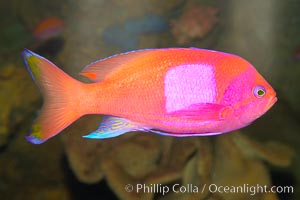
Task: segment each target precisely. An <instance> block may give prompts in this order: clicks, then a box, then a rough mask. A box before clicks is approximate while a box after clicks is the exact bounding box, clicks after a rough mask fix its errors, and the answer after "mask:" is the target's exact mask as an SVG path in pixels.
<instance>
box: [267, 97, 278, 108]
mask: <svg viewBox="0 0 300 200" xmlns="http://www.w3.org/2000/svg"><path fill="white" fill-rule="evenodd" d="M276 101H277V97H276V96H275V97H272V98H270V100H269V101H268V103H267V108H268V109H270V108H271V107H272V106H273V105H274V104H275V103H276Z"/></svg>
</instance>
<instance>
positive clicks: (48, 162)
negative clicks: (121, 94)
mask: <svg viewBox="0 0 300 200" xmlns="http://www.w3.org/2000/svg"><path fill="white" fill-rule="evenodd" d="M299 9H300V3H299V2H298V1H296V0H287V1H280V0H264V1H260V0H253V1H240V0H226V1H221V0H213V1H208V0H172V1H161V0H142V1H135V0H124V1H118V0H111V1H108V0H107V1H106V0H87V1H79V0H76V1H70V0H63V1H57V0H53V1H38V0H28V1H22V0H13V1H0V11H1V14H2V16H5V17H2V18H1V21H0V26H1V29H0V44H1V45H0V198H1V199H10V200H13V199H31V200H32V199H33V200H35V199H46V200H47V199H66V200H69V199H99V198H101V199H233V198H236V199H248V198H249V197H251V198H252V199H266V200H269V199H297V198H300V193H299V191H300V190H299V189H300V187H299V181H300V173H299V170H298V169H299V167H300V160H299V153H300V148H299V145H300V135H299V133H300V123H299V122H300V104H299V97H300V89H299V86H300V81H299V80H300V79H299V77H300V37H299V35H300V15H299V14H298V13H299ZM174 46H181V47H190V46H193V47H199V48H210V49H215V50H221V51H226V52H230V53H235V54H238V55H240V56H242V57H244V58H246V59H247V60H249V61H250V62H251V63H253V64H254V66H256V67H257V69H258V71H260V72H261V73H262V74H263V75H264V76H265V77H266V79H267V80H269V81H270V83H271V84H272V85H273V86H274V88H275V90H276V91H277V93H278V99H279V101H278V102H277V103H276V105H275V106H274V108H272V109H271V111H269V112H268V113H267V114H266V115H265V116H263V117H262V118H260V119H258V120H257V121H256V122H255V123H253V124H252V125H251V126H249V127H247V128H245V129H242V130H240V131H239V132H235V133H231V134H226V135H220V136H214V137H197V138H184V139H182V138H169V137H163V136H159V135H155V134H150V133H131V134H125V135H123V136H120V137H117V138H114V139H107V140H105V141H98V140H88V139H83V138H81V136H82V135H86V134H87V133H89V132H91V131H93V130H94V129H96V127H98V125H99V123H100V121H101V118H102V116H85V117H83V118H82V119H80V120H78V121H77V122H76V123H74V124H73V125H71V126H70V127H69V128H67V129H66V130H65V131H63V132H62V133H61V134H60V136H57V137H55V138H53V139H51V140H49V141H47V142H46V143H44V144H42V145H32V144H29V143H28V142H27V141H26V140H25V139H24V136H25V135H27V133H28V131H29V129H30V126H31V123H32V121H33V120H34V118H35V116H36V114H37V111H38V109H39V108H40V106H41V104H42V99H41V96H40V94H39V92H38V90H37V88H36V87H35V85H34V83H33V81H32V80H31V78H30V76H29V74H28V72H27V71H26V69H25V67H24V65H23V63H22V60H21V56H20V53H21V51H22V49H23V48H28V49H31V50H33V51H35V52H37V53H39V54H40V55H42V56H44V57H46V58H48V59H50V60H52V61H53V62H54V63H56V64H57V65H58V66H60V67H61V68H62V69H63V70H65V71H66V72H67V73H68V74H71V75H72V76H73V77H74V78H76V79H79V80H82V81H86V80H85V79H84V78H82V77H79V75H78V72H79V71H80V70H81V69H82V68H83V67H84V66H85V65H86V64H88V63H90V62H92V61H95V60H98V59H100V58H104V57H107V56H110V55H113V54H116V53H120V52H124V51H129V50H134V49H141V48H159V47H161V48H162V47H174ZM49 123H51V122H49ZM128 183H130V184H136V183H147V184H155V183H156V184H158V183H159V184H162V185H170V184H174V183H180V184H182V185H185V184H189V183H192V184H194V185H198V186H201V185H203V184H209V183H215V184H219V185H237V186H238V185H242V184H249V185H256V184H261V185H268V186H271V185H279V186H286V185H292V186H293V187H294V192H293V194H287V193H286V194H270V193H268V194H257V195H254V196H252V195H250V194H220V193H214V194H212V193H209V192H208V191H204V192H203V193H197V194H188V193H185V194H175V193H168V194H167V195H165V196H162V195H160V194H153V193H152V194H145V193H139V194H138V193H134V192H132V193H128V192H126V191H125V190H124V187H125V185H126V184H128Z"/></svg>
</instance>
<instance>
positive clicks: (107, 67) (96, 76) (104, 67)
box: [80, 49, 155, 82]
mask: <svg viewBox="0 0 300 200" xmlns="http://www.w3.org/2000/svg"><path fill="white" fill-rule="evenodd" d="M151 51H155V50H154V49H142V50H137V51H130V52H127V53H121V54H117V55H113V56H110V57H108V58H104V59H101V60H98V61H95V62H93V63H91V64H89V65H87V66H86V67H85V68H83V70H82V71H81V72H80V75H83V76H85V77H87V78H89V79H90V80H91V81H93V82H99V81H102V80H104V79H105V78H106V77H107V76H108V75H109V74H111V73H112V72H114V71H115V70H117V69H118V68H121V67H123V66H124V65H126V64H127V63H128V62H130V61H132V60H135V59H138V58H139V57H140V56H142V55H145V54H146V53H149V52H151Z"/></svg>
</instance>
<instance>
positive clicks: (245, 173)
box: [64, 121, 294, 200]
mask: <svg viewBox="0 0 300 200" xmlns="http://www.w3.org/2000/svg"><path fill="white" fill-rule="evenodd" d="M86 122H87V121H86ZM81 124H84V123H81ZM75 127H76V126H74V129H72V130H71V131H72V132H73V134H72V136H70V137H68V136H66V138H65V140H64V141H65V148H66V152H67V155H68V159H69V162H70V164H71V166H72V169H73V170H74V172H75V174H76V175H77V177H78V178H79V179H80V180H81V181H83V182H86V183H94V182H97V181H99V180H101V179H102V178H104V177H105V179H106V180H107V182H108V184H109V186H110V188H111V189H112V190H113V191H114V192H115V193H116V194H117V196H118V197H119V198H120V199H141V198H142V199H153V198H154V195H155V198H158V199H166V200H167V199H233V198H239V199H247V198H250V196H251V197H253V198H255V199H261V200H264V199H277V196H276V195H275V194H272V193H266V194H262V193H259V194H254V195H252V194H250V193H238V194H236V193H210V192H209V190H208V189H206V190H204V191H203V192H194V193H193V192H190V193H173V192H169V193H168V194H165V195H161V194H157V193H154V192H148V193H147V192H134V191H133V192H126V191H125V190H124V187H125V186H126V185H127V184H132V185H136V184H138V183H144V184H146V185H151V184H152V185H154V184H161V185H170V184H174V183H180V185H189V184H192V185H197V186H198V188H202V187H203V186H204V185H205V184H206V185H208V184H211V183H213V184H216V185H231V186H240V185H243V184H244V183H247V184H248V185H249V186H251V185H256V184H260V185H268V186H271V180H270V176H269V173H268V169H267V166H266V165H265V164H264V162H268V163H270V164H273V165H276V166H281V167H285V166H288V165H289V164H290V162H291V160H292V157H293V154H294V153H293V150H291V149H290V148H288V147H286V146H284V145H282V144H279V143H275V142H270V143H267V146H265V145H262V144H261V143H258V142H256V141H252V140H251V139H249V138H248V137H247V136H245V135H243V134H242V133H240V132H236V133H232V134H226V135H220V136H217V137H212V138H207V137H190V138H171V137H162V136H159V135H155V134H149V133H133V134H125V135H123V136H120V137H118V138H115V139H113V140H110V139H108V140H105V141H102V140H101V141H95V140H92V141H91V140H81V139H78V140H77V139H76V138H77V137H76V136H74V132H76V131H77V132H79V131H82V130H81V128H78V126H77V128H75ZM75 134H76V133H75ZM66 135H67V134H66ZM75 140H76V142H74V141H75ZM79 142H81V143H82V144H79ZM83 143H85V144H83ZM158 193H159V192H158ZM157 195H158V196H157Z"/></svg>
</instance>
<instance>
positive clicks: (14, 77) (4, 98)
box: [0, 64, 39, 147]
mask: <svg viewBox="0 0 300 200" xmlns="http://www.w3.org/2000/svg"><path fill="white" fill-rule="evenodd" d="M0 81H1V84H0V105H1V106H0V147H1V146H3V145H5V144H6V143H7V141H8V138H9V137H10V136H12V135H13V133H14V131H15V129H16V128H17V127H18V125H19V124H20V122H21V121H22V120H24V119H25V118H26V117H28V116H29V114H30V113H32V111H33V110H36V108H35V106H34V104H35V103H36V102H37V101H38V99H39V93H38V92H37V91H36V89H35V88H34V87H35V86H34V83H33V82H32V80H31V79H30V76H29V75H28V73H27V72H26V69H24V68H19V67H17V66H15V65H13V64H8V65H5V66H0Z"/></svg>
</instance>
